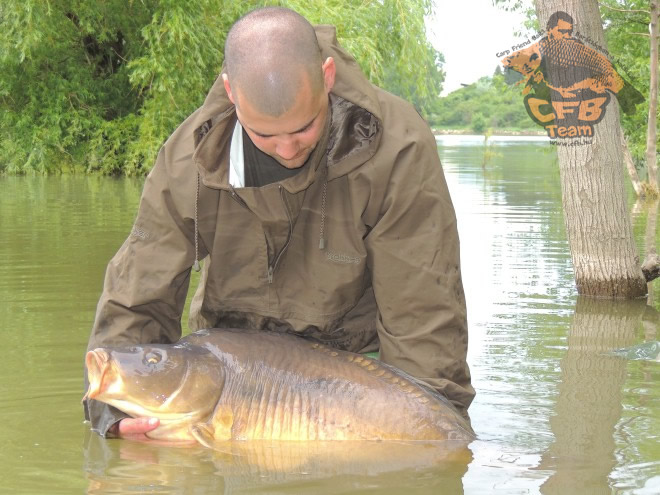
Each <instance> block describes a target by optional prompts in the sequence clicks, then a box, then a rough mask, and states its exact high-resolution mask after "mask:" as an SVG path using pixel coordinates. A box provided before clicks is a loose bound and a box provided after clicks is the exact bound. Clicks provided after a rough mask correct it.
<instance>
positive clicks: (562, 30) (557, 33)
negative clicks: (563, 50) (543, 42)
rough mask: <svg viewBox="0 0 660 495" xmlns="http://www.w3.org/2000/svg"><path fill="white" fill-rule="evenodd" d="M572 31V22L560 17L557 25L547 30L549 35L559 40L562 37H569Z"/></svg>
mask: <svg viewBox="0 0 660 495" xmlns="http://www.w3.org/2000/svg"><path fill="white" fill-rule="evenodd" d="M572 32H573V24H571V23H570V22H567V21H564V20H561V19H560V20H559V21H558V22H557V25H556V26H555V27H553V28H552V29H551V30H550V31H549V34H550V37H552V38H554V39H556V40H559V39H563V38H570V36H571V33H572Z"/></svg>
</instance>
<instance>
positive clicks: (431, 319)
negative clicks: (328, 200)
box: [365, 115, 474, 417]
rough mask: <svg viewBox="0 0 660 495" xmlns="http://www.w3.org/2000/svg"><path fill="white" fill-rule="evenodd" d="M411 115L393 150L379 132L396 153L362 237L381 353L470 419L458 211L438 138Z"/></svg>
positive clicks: (419, 119) (471, 391)
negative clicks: (413, 121)
mask: <svg viewBox="0 0 660 495" xmlns="http://www.w3.org/2000/svg"><path fill="white" fill-rule="evenodd" d="M415 118H416V119H417V121H418V122H419V123H420V125H419V126H417V129H416V130H415V131H411V130H410V127H407V128H406V129H405V130H403V131H402V132H401V134H404V135H405V134H407V136H404V137H403V141H404V144H403V145H401V146H400V147H399V149H398V150H394V149H392V148H391V145H388V144H387V141H388V140H387V138H388V136H387V135H386V136H384V137H383V140H384V141H385V144H384V145H383V146H384V147H385V148H388V147H390V149H389V150H388V151H387V154H389V155H390V156H395V158H394V162H393V163H392V164H391V168H390V170H389V172H390V173H389V177H384V178H383V182H382V184H384V185H383V186H381V188H382V189H383V192H382V193H381V203H380V205H381V206H380V211H379V214H378V219H377V221H376V223H375V225H373V227H372V230H371V231H370V233H369V234H368V236H367V237H366V239H365V242H366V246H367V253H368V256H367V259H368V263H369V268H370V270H371V274H372V283H373V288H374V294H375V296H376V303H377V306H378V318H377V330H378V336H379V339H380V358H381V359H382V360H383V361H384V362H386V363H388V364H391V365H393V366H396V367H398V368H400V369H402V370H404V371H406V372H407V373H409V374H411V375H412V376H414V377H416V378H418V379H420V380H422V381H424V382H426V383H428V384H429V385H430V386H432V387H433V388H435V389H436V390H437V391H438V392H440V393H442V394H443V395H445V396H446V397H447V398H448V399H449V400H450V401H451V402H452V403H453V404H454V405H455V406H456V407H457V409H458V410H459V411H460V412H461V413H462V414H463V415H464V416H466V417H467V408H468V406H469V405H470V403H471V402H472V399H473V398H474V389H473V388H472V385H471V380H470V371H469V368H468V365H467V361H466V358H467V344H468V330H467V316H466V305H465V295H464V292H463V285H462V281H461V270H460V253H459V241H458V232H457V227H456V216H455V213H454V208H453V205H452V203H451V198H450V196H449V191H448V189H447V185H446V182H445V178H444V174H443V171H442V167H441V164H440V160H439V157H438V151H437V145H436V142H435V138H434V137H433V135H432V134H431V132H430V129H428V126H426V124H425V123H423V122H422V120H421V118H419V116H417V115H415ZM398 138H399V142H401V139H402V138H401V136H398ZM392 141H394V139H389V142H392ZM381 156H383V155H381Z"/></svg>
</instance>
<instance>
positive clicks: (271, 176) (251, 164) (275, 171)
mask: <svg viewBox="0 0 660 495" xmlns="http://www.w3.org/2000/svg"><path fill="white" fill-rule="evenodd" d="M310 156H311V155H310ZM243 162H244V164H245V187H261V186H266V185H268V184H272V183H273V182H279V181H281V180H284V179H288V178H289V177H293V176H294V175H296V174H298V173H300V171H301V170H303V169H304V168H305V167H306V166H307V162H309V160H307V162H305V164H304V165H303V166H302V167H298V168H294V169H289V168H286V167H285V166H283V165H280V163H279V162H278V161H277V160H275V158H273V157H272V156H270V155H267V154H266V153H264V152H263V151H261V150H260V149H259V148H257V147H256V146H255V145H254V143H253V142H252V140H251V139H250V137H249V136H248V135H247V133H246V132H245V129H243Z"/></svg>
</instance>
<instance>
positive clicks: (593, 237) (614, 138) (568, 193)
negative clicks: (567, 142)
mask: <svg viewBox="0 0 660 495" xmlns="http://www.w3.org/2000/svg"><path fill="white" fill-rule="evenodd" d="M535 3H536V13H537V16H538V19H539V23H540V25H541V26H543V27H545V26H546V24H547V22H548V19H549V17H550V16H551V15H552V14H554V13H555V12H557V11H563V12H566V13H568V14H570V15H571V16H572V18H573V34H576V33H577V32H579V33H580V34H581V35H583V36H585V37H588V38H590V39H591V40H593V41H595V43H596V44H598V45H599V46H601V47H605V38H604V35H603V26H602V23H601V18H600V12H599V10H598V2H597V0H535ZM585 44H586V43H585ZM557 72H558V73H557V74H555V76H554V77H553V75H552V74H550V76H551V77H550V79H551V80H553V79H554V80H559V81H560V82H561V80H562V77H566V78H568V77H569V76H568V73H569V71H564V72H566V73H567V74H563V73H559V72H560V71H557ZM561 86H562V87H569V86H570V84H568V83H566V84H561ZM579 96H580V93H577V97H579ZM552 99H553V104H555V103H557V104H558V105H561V104H562V101H561V96H560V95H558V94H557V93H555V92H553V94H552ZM581 103H582V102H581ZM585 103H586V102H585ZM620 125H621V124H620V121H619V108H618V103H617V101H616V98H615V97H613V96H612V97H611V98H610V102H609V104H608V105H607V107H606V109H605V114H604V117H603V118H602V120H601V121H600V122H598V123H596V124H594V125H593V139H592V142H591V143H590V144H583V145H579V146H557V154H558V157H559V172H560V178H561V187H562V203H563V207H564V219H565V222H566V234H567V237H568V242H569V245H570V249H571V257H572V260H573V269H574V271H575V281H576V285H577V290H578V293H579V294H582V295H587V296H596V297H608V298H635V297H641V296H644V295H645V294H646V281H645V279H644V276H643V275H642V271H641V268H640V266H639V256H638V254H637V248H636V246H635V243H634V239H633V233H632V225H631V222H630V216H629V215H628V206H627V200H626V193H625V187H624V175H623V151H622V146H621V139H620V132H621V131H620Z"/></svg>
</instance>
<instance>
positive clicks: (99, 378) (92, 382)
mask: <svg viewBox="0 0 660 495" xmlns="http://www.w3.org/2000/svg"><path fill="white" fill-rule="evenodd" d="M85 366H86V367H87V380H88V381H89V387H88V388H87V393H86V394H85V396H84V397H83V399H82V400H83V401H84V400H87V399H95V398H96V397H98V396H99V395H101V393H102V392H103V378H104V377H105V375H106V372H107V371H108V369H109V368H110V354H109V353H108V352H107V351H104V350H103V349H100V348H99V349H95V350H93V351H89V352H88V353H87V354H86V355H85Z"/></svg>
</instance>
